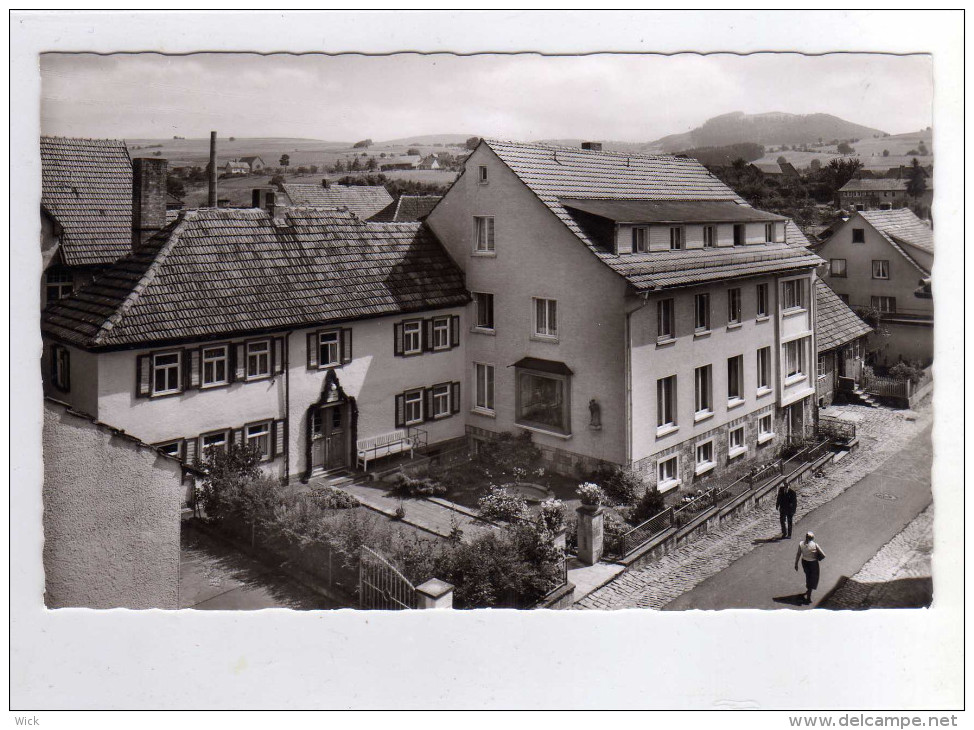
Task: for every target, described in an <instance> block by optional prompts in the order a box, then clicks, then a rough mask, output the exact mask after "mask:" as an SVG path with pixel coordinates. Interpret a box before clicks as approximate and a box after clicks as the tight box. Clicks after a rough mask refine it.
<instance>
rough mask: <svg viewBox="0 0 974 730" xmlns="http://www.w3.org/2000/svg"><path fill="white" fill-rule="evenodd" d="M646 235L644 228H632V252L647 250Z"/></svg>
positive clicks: (644, 251)
mask: <svg viewBox="0 0 974 730" xmlns="http://www.w3.org/2000/svg"><path fill="white" fill-rule="evenodd" d="M646 239H647V236H646V229H645V228H633V229H632V252H633V253H646V251H647V250H648V244H647V240H646Z"/></svg>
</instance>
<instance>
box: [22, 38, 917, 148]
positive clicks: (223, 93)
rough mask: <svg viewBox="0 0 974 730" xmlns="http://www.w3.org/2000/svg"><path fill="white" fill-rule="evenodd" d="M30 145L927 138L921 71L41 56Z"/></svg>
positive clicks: (744, 62)
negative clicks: (803, 134) (686, 135)
mask: <svg viewBox="0 0 974 730" xmlns="http://www.w3.org/2000/svg"><path fill="white" fill-rule="evenodd" d="M40 70H41V79H42V91H41V107H42V108H41V129H42V132H43V134H52V135H63V136H73V137H106V138H127V139H143V138H171V137H172V136H173V135H179V136H182V137H190V138H192V137H207V136H208V135H209V131H210V130H211V129H216V130H219V131H220V134H221V135H225V136H231V135H232V136H236V137H304V138H312V139H320V140H328V141H355V140H358V139H364V138H371V139H373V140H375V141H376V142H380V141H383V140H389V139H397V138H402V137H412V136H419V135H424V134H448V133H449V134H464V135H468V134H469V135H478V136H482V137H491V138H498V139H513V140H536V139H560V138H566V139H575V138H589V139H602V140H616V141H631V142H648V141H652V140H655V139H658V138H659V137H662V136H665V135H668V134H675V133H678V132H685V131H688V130H690V129H692V128H694V127H696V126H699V125H700V124H702V123H703V122H705V121H706V120H707V119H709V118H711V117H714V116H717V115H720V114H725V113H728V112H734V111H742V112H746V113H749V114H756V113H761V112H774V111H778V112H788V113H792V114H812V113H828V114H834V115H835V116H838V117H841V118H843V119H846V120H847V121H850V122H855V123H857V124H864V125H866V126H869V127H874V128H876V129H880V130H882V131H885V132H889V133H890V134H902V133H907V132H915V131H917V130H919V129H923V128H925V127H927V126H930V125H932V123H933V122H932V95H933V82H932V75H931V74H932V64H931V61H930V57H929V56H923V55H915V56H892V55H879V54H832V55H827V56H803V55H800V54H756V55H750V56H735V55H731V54H715V55H707V56H702V55H698V54H680V55H676V56H659V55H649V54H639V55H620V54H600V55H590V56H567V57H555V56H539V55H536V54H525V55H477V56H454V55H450V54H434V55H419V54H396V55H392V56H364V55H357V54H346V55H338V56H325V55H303V56H297V55H288V54H278V55H269V56H260V55H256V54H193V55H188V56H163V55H160V54H130V55H110V56H98V55H92V54H43V55H42V56H41V61H40Z"/></svg>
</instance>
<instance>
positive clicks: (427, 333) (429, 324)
mask: <svg viewBox="0 0 974 730" xmlns="http://www.w3.org/2000/svg"><path fill="white" fill-rule="evenodd" d="M432 349H433V320H432V319H424V320H423V352H429V351H430V350H432Z"/></svg>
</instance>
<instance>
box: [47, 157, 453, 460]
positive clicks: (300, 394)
mask: <svg viewBox="0 0 974 730" xmlns="http://www.w3.org/2000/svg"><path fill="white" fill-rule="evenodd" d="M136 162H138V161H136ZM139 169H140V167H139V165H136V182H135V185H136V187H138V185H139V182H138V171H139ZM156 204H158V205H162V208H163V210H164V197H161V198H160V200H158V201H156ZM468 299H469V295H468V294H467V292H466V290H465V288H464V286H463V277H462V273H461V272H460V270H459V269H458V268H457V267H456V266H455V265H454V264H453V263H452V262H451V261H450V260H449V258H448V257H447V256H446V254H445V252H444V251H443V249H442V247H441V246H440V244H439V243H438V242H437V241H436V240H435V238H434V237H433V236H432V234H431V233H430V232H429V231H428V230H427V229H426V228H424V227H423V226H422V225H421V224H419V223H401V224H374V223H365V222H363V221H360V220H358V219H357V218H355V217H354V216H353V215H351V214H350V213H348V212H345V211H328V210H317V209H311V208H291V209H286V210H284V211H281V210H273V209H271V210H264V209H259V208H255V209H237V210H234V209H200V210H190V211H181V212H180V214H179V218H178V220H177V221H176V222H175V223H174V224H172V225H171V226H169V227H167V228H166V229H165V230H164V231H163V232H161V233H159V234H157V235H155V236H153V237H151V238H149V239H148V240H146V241H144V242H142V243H139V244H138V245H136V247H135V250H134V251H132V252H131V253H130V254H129V255H127V256H125V257H124V258H122V259H120V260H119V261H118V262H117V263H116V264H115V265H113V266H111V267H109V268H108V269H106V270H105V271H104V272H103V273H102V274H101V275H100V276H99V277H98V278H97V279H96V280H95V281H94V282H92V283H91V284H90V285H88V286H86V287H84V288H82V289H81V290H79V291H77V292H74V293H73V294H72V295H70V296H68V297H66V298H64V299H62V300H60V301H58V302H56V303H54V304H52V305H51V306H50V307H48V308H47V310H46V311H45V312H44V315H43V319H42V331H43V334H44V339H45V349H44V365H43V366H44V373H45V375H46V378H45V392H46V393H47V394H48V395H50V396H53V397H56V398H58V399H60V400H62V401H66V402H69V403H70V404H71V405H73V406H74V407H76V408H78V409H79V410H81V411H84V412H86V413H88V414H91V415H92V416H93V417H95V418H97V419H99V420H100V421H103V422H106V423H111V424H112V425H113V426H115V427H117V428H120V429H123V430H124V431H126V432H128V433H131V434H133V435H135V436H137V437H138V438H140V439H141V440H143V441H146V442H149V443H152V444H155V445H157V446H161V447H162V448H163V449H164V450H165V451H166V452H167V453H170V454H173V455H176V456H179V457H181V458H182V459H184V460H186V461H192V460H193V458H194V457H195V456H197V455H199V454H200V453H201V452H203V451H204V450H206V449H210V448H220V447H221V446H223V445H225V444H227V443H229V442H230V441H231V440H234V441H237V442H238V443H246V444H250V445H255V446H257V447H258V448H259V449H260V451H261V453H262V454H263V457H264V461H265V466H266V469H267V471H268V472H269V473H272V474H275V475H279V476H282V477H286V478H289V479H296V478H306V477H308V476H310V475H312V474H314V473H318V472H324V471H327V470H330V469H337V468H341V467H348V466H351V465H353V464H354V463H355V459H356V446H357V442H358V441H359V440H363V439H368V438H372V437H378V436H384V435H390V434H395V433H397V432H400V431H402V430H405V429H410V430H411V431H412V433H411V436H412V437H414V438H417V439H418V438H419V434H420V433H421V434H422V436H423V438H422V441H423V442H425V443H426V444H427V445H429V446H431V447H433V446H435V445H437V444H442V443H444V442H449V441H450V440H451V439H463V438H464V416H462V415H460V407H459V405H460V403H461V399H462V397H463V393H464V389H465V385H464V381H465V378H464V373H465V368H464V362H465V357H464V355H463V347H462V344H463V343H462V341H461V335H460V333H461V331H462V329H463V328H465V327H466V323H465V314H464V305H465V304H466V302H467V301H468Z"/></svg>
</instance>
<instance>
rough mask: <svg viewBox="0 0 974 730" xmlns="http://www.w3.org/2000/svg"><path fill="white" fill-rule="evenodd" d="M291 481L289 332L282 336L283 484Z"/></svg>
mask: <svg viewBox="0 0 974 730" xmlns="http://www.w3.org/2000/svg"><path fill="white" fill-rule="evenodd" d="M290 481H291V332H290V330H288V332H286V333H285V335H284V482H285V484H286V483H288V482H290Z"/></svg>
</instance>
